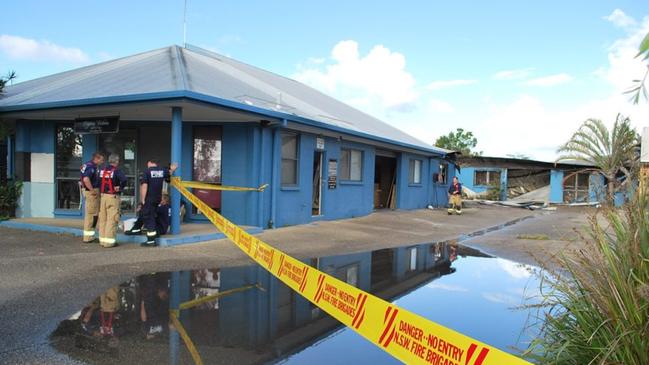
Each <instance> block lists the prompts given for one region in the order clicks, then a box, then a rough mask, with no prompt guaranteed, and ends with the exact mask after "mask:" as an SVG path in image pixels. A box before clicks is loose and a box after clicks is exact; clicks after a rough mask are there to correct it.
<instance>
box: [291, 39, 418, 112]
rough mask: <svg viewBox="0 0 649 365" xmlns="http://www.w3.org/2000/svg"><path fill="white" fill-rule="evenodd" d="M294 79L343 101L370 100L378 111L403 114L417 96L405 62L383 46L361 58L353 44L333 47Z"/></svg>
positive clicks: (347, 42) (399, 55) (373, 49)
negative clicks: (402, 111)
mask: <svg viewBox="0 0 649 365" xmlns="http://www.w3.org/2000/svg"><path fill="white" fill-rule="evenodd" d="M310 63H311V65H310V66H309V67H301V68H300V69H299V70H298V72H297V73H296V74H295V75H293V77H294V78H295V79H297V80H299V81H301V82H304V83H306V84H308V85H311V86H313V87H315V88H318V89H320V90H323V91H325V92H327V93H329V94H331V95H332V96H334V97H337V98H339V99H341V100H343V101H345V100H347V101H349V100H351V99H358V98H361V99H365V98H367V97H370V98H372V99H373V101H372V103H373V104H375V106H376V107H377V108H378V109H379V110H383V111H385V110H389V109H391V110H404V109H408V108H410V107H412V106H413V105H414V104H415V103H416V101H417V99H418V97H419V94H418V92H417V91H416V90H415V79H414V77H413V76H412V75H411V74H410V73H409V72H408V71H406V59H405V57H404V56H403V55H402V54H401V53H398V52H392V51H391V50H390V49H388V48H386V47H385V46H383V45H377V46H374V48H372V49H371V50H370V52H369V53H368V54H367V55H361V54H360V53H359V50H358V43H357V42H356V41H353V40H347V41H341V42H339V43H338V44H336V45H335V46H334V47H333V49H332V51H331V55H330V57H329V59H328V62H327V63H326V64H325V63H322V64H321V65H318V64H314V62H310Z"/></svg>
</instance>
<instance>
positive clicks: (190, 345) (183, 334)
mask: <svg viewBox="0 0 649 365" xmlns="http://www.w3.org/2000/svg"><path fill="white" fill-rule="evenodd" d="M169 319H170V320H171V323H172V324H173V325H174V328H175V329H176V331H178V334H179V335H180V338H182V339H183V341H184V342H185V346H186V347H187V351H189V353H190V354H191V355H192V359H194V364H196V365H203V360H202V359H201V355H200V354H199V353H198V350H196V346H195V345H194V342H192V339H191V338H189V335H188V334H187V331H185V327H183V325H182V323H180V321H179V320H178V313H177V312H174V311H169Z"/></svg>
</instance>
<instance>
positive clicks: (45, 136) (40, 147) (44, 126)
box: [16, 121, 55, 153]
mask: <svg viewBox="0 0 649 365" xmlns="http://www.w3.org/2000/svg"><path fill="white" fill-rule="evenodd" d="M54 130H55V123H53V122H44V121H19V122H17V123H16V151H17V152H31V153H54V150H55V145H54V143H55V141H54V139H55V138H54V137H55V136H54Z"/></svg>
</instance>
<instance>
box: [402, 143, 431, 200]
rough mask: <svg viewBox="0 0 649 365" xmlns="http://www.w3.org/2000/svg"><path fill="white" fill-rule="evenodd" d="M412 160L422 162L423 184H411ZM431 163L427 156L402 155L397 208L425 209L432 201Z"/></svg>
mask: <svg viewBox="0 0 649 365" xmlns="http://www.w3.org/2000/svg"><path fill="white" fill-rule="evenodd" d="M410 160H419V161H421V183H419V184H411V183H410ZM432 181H433V178H432V173H431V171H430V161H429V158H428V157H427V156H421V155H415V154H410V153H401V154H399V158H398V159H397V208H399V209H419V208H425V207H426V206H427V205H428V204H429V203H430V202H431V200H432V197H431V195H430V185H432Z"/></svg>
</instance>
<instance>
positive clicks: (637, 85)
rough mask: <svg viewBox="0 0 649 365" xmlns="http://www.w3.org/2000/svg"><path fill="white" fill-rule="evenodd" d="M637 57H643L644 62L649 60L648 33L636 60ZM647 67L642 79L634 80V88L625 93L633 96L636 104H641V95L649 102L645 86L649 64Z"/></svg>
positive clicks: (632, 98) (648, 74)
mask: <svg viewBox="0 0 649 365" xmlns="http://www.w3.org/2000/svg"><path fill="white" fill-rule="evenodd" d="M637 57H642V60H643V61H646V60H647V59H649V33H647V35H645V37H644V39H643V40H642V42H640V47H639V49H638V54H637V55H636V58H637ZM646 66H647V70H646V71H645V73H644V76H643V77H642V79H636V80H633V86H632V87H631V88H630V89H629V90H627V91H625V94H632V96H631V100H632V101H633V103H634V104H638V103H639V102H640V95H642V96H644V98H645V99H647V100H649V93H647V88H646V86H645V83H646V81H647V76H649V64H647V65H646Z"/></svg>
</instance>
